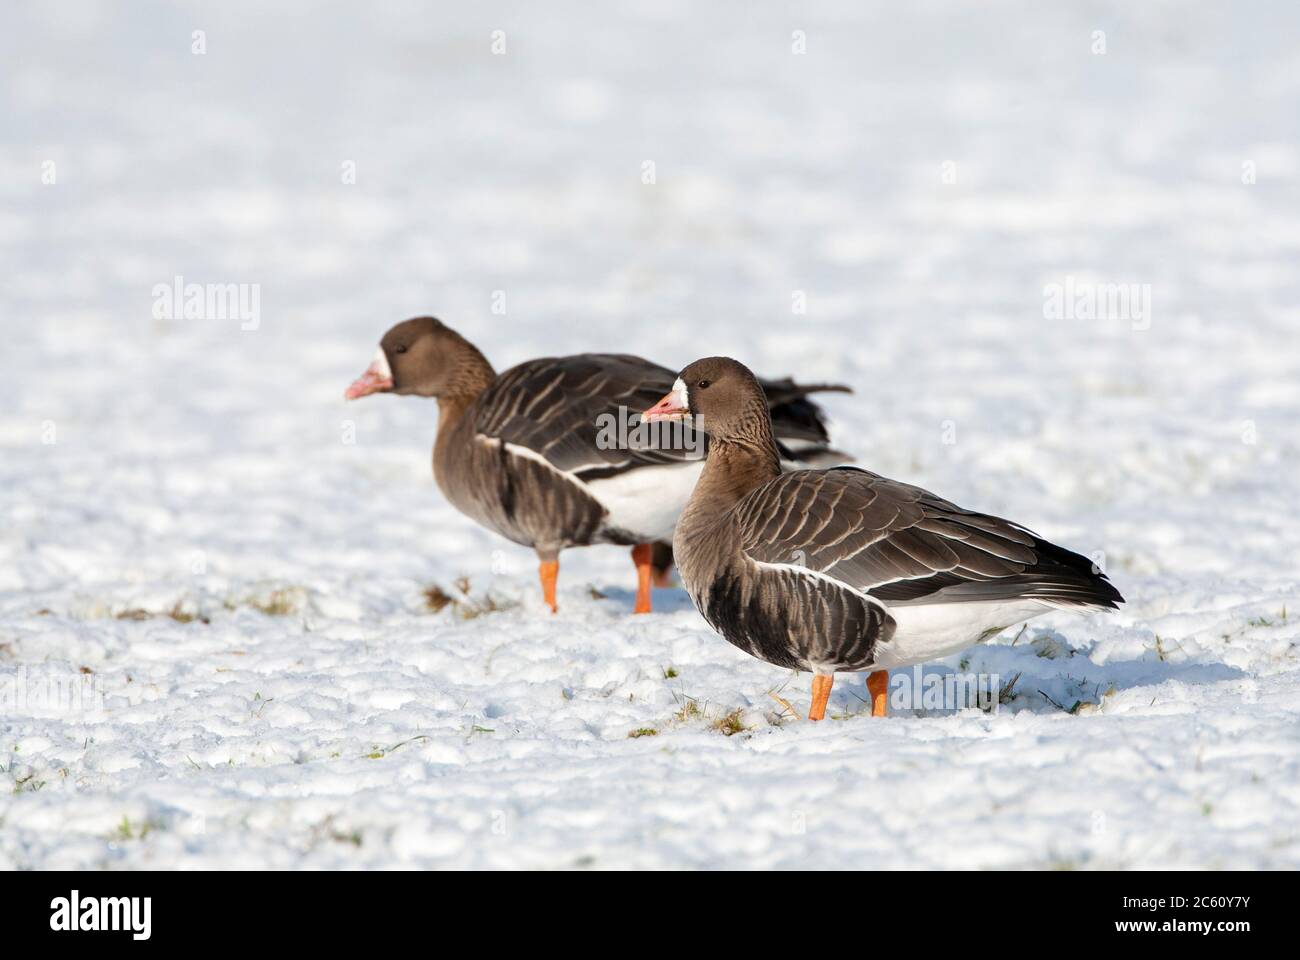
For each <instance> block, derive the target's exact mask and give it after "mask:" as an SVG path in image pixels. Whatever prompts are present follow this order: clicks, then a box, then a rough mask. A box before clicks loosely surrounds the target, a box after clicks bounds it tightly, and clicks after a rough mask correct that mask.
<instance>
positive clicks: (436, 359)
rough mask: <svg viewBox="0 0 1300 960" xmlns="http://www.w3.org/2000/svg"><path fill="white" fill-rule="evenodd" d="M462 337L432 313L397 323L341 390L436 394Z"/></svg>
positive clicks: (350, 395) (348, 395)
mask: <svg viewBox="0 0 1300 960" xmlns="http://www.w3.org/2000/svg"><path fill="white" fill-rule="evenodd" d="M462 343H464V341H463V340H462V338H461V337H460V336H459V335H457V334H456V333H455V332H454V331H452V330H451V329H449V328H448V327H447V326H445V325H444V324H443V323H442V321H440V320H438V319H436V318H434V317H414V318H412V319H410V320H403V321H402V322H401V323H399V324H397V325H396V326H395V327H393V328H392V329H391V330H389V331H388V332H387V333H386V334H384V336H383V339H382V340H380V341H379V349H378V350H376V351H375V356H374V359H373V360H371V361H370V366H368V367H367V368H366V371H365V373H363V374H361V376H360V377H358V378H357V379H356V380H355V381H353V383H352V385H351V386H350V387H348V388H347V390H346V391H344V393H343V397H344V399H347V400H356V399H357V398H358V397H364V396H368V395H369V394H372V393H396V394H400V395H415V396H420V397H437V396H439V395H440V394H441V393H442V392H443V390H444V389H445V388H446V386H447V384H448V382H449V380H450V378H451V375H452V373H453V371H454V369H455V367H456V364H457V362H458V361H459V359H460V356H459V353H460V350H459V349H458V348H459V347H460V344H462Z"/></svg>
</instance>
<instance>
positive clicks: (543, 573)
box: [537, 560, 560, 613]
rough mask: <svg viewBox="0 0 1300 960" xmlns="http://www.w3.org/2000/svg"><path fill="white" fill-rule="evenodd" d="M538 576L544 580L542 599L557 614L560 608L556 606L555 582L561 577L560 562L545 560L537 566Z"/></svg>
mask: <svg viewBox="0 0 1300 960" xmlns="http://www.w3.org/2000/svg"><path fill="white" fill-rule="evenodd" d="M537 574H538V576H539V577H541V580H542V599H543V600H545V601H546V605H547V606H548V607H550V608H551V613H555V612H556V611H557V610H559V609H560V608H559V607H557V606H556V605H555V580H556V578H557V577H558V576H559V575H560V561H559V560H543V561H542V562H541V563H539V564H538V565H537Z"/></svg>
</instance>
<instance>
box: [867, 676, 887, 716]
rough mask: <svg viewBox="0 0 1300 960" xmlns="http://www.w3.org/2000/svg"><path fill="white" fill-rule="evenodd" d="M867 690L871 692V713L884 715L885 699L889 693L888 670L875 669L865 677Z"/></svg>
mask: <svg viewBox="0 0 1300 960" xmlns="http://www.w3.org/2000/svg"><path fill="white" fill-rule="evenodd" d="M867 692H868V693H869V694H871V715H872V716H873V717H883V716H885V713H886V710H885V706H886V701H887V700H888V699H889V698H888V696H887V695H888V693H889V671H888V670H876V671H875V672H873V673H872V674H870V675H869V676H868V677H867Z"/></svg>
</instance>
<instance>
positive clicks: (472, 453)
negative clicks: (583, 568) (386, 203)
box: [344, 317, 848, 613]
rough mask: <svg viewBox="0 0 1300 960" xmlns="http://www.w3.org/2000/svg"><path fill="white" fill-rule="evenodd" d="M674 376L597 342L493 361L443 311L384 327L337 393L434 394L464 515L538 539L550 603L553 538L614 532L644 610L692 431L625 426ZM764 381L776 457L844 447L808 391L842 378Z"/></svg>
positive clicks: (693, 450) (697, 456)
mask: <svg viewBox="0 0 1300 960" xmlns="http://www.w3.org/2000/svg"><path fill="white" fill-rule="evenodd" d="M673 376H674V374H673V372H672V371H671V370H669V369H668V368H667V367H661V366H659V365H658V364H655V363H651V362H650V361H648V360H643V359H641V358H640V357H634V356H629V355H625V354H602V353H582V354H576V355H574V356H567V357H545V358H541V359H537V360H530V361H527V362H525V363H521V364H519V365H518V366H515V367H512V368H510V369H509V370H506V371H504V372H503V373H500V374H498V373H497V372H496V371H495V370H493V368H492V365H491V364H490V363H489V362H488V360H487V358H486V357H484V355H483V354H482V352H481V351H480V350H479V349H478V348H477V347H475V346H474V345H473V344H472V343H470V342H469V341H468V340H466V339H465V338H464V337H463V336H461V335H460V334H459V333H457V332H456V331H454V330H452V329H451V328H450V327H448V326H447V325H446V324H444V323H442V322H441V321H440V320H438V319H437V318H435V317H414V318H412V319H410V320H405V321H403V322H402V323H399V324H397V325H396V326H394V327H393V328H392V329H390V330H389V331H388V332H387V333H385V334H384V336H383V338H382V339H381V340H380V343H379V348H378V350H377V351H376V353H375V356H374V359H373V360H372V361H371V363H370V365H369V366H368V367H367V368H366V370H365V372H364V373H363V374H362V375H361V376H360V377H359V378H358V379H357V380H356V381H355V382H353V383H352V385H351V386H349V387H348V388H347V390H346V391H345V392H344V397H345V399H348V400H355V399H357V398H359V397H365V396H369V395H370V394H374V393H392V394H399V395H415V396H421V397H434V398H436V399H437V401H438V426H437V439H436V441H435V443H434V448H433V475H434V479H435V481H436V482H437V485H438V488H439V489H440V490H441V491H442V493H443V495H444V496H445V497H446V498H447V500H449V501H450V502H451V504H452V505H453V506H454V507H456V508H457V509H458V510H459V511H460V512H461V513H463V514H465V515H466V516H467V517H469V518H470V519H472V520H474V521H476V522H478V523H479V524H481V525H482V526H485V527H487V528H488V529H489V530H492V531H494V532H496V533H498V534H500V535H501V536H503V537H505V538H506V539H508V540H511V541H513V542H515V543H518V544H521V545H523V546H528V547H532V548H533V549H534V550H535V551H536V553H537V558H538V576H539V579H540V580H541V585H542V598H543V600H544V602H545V603H546V605H547V606H548V607H549V608H550V609H551V612H553V613H554V612H556V611H557V610H558V605H557V603H556V599H555V592H556V583H557V579H558V576H559V554H560V551H561V550H563V549H565V548H567V547H576V546H586V545H589V544H597V543H612V544H622V545H624V546H631V547H632V560H633V563H634V564H635V565H636V569H637V598H636V606H635V610H636V612H637V613H649V612H650V610H651V599H650V595H651V591H650V586H651V583H652V581H653V582H656V583H658V584H659V585H661V586H662V585H664V579H665V576H666V573H667V568H668V566H669V564H670V563H671V548H670V547H669V544H668V541H669V540H670V538H671V537H672V531H673V527H674V525H675V524H676V522H677V515H678V514H679V513H680V512H681V509H682V507H683V506H684V505H685V503H686V499H687V497H689V496H690V492H691V490H692V488H693V487H694V485H695V478H696V477H697V476H698V475H699V473H700V471H701V469H702V468H703V459H702V453H703V448H704V440H705V438H704V437H703V435H698V434H695V433H694V432H693V431H690V430H682V431H679V432H678V434H676V435H675V436H668V437H665V438H662V442H657V443H656V442H655V441H656V439H657V438H655V437H653V436H651V437H643V436H638V435H637V434H636V430H635V428H636V426H637V424H636V422H635V421H636V412H637V411H639V410H641V409H642V408H643V407H645V406H646V405H647V404H649V403H651V402H652V401H653V400H654V399H655V398H656V397H658V396H659V395H660V394H662V393H663V392H664V391H665V390H667V389H668V388H669V387H670V386H671V385H672V382H673ZM763 388H765V389H766V390H767V391H768V400H767V401H766V402H769V403H770V404H771V407H772V410H771V416H772V420H773V422H774V424H775V429H776V435H777V436H779V437H780V438H781V441H782V444H783V447H784V449H785V452H786V456H787V457H789V458H790V459H791V460H793V458H794V457H795V456H799V457H801V458H803V461H804V462H824V461H832V460H834V461H842V460H845V459H848V458H847V457H845V456H844V455H843V454H840V453H838V452H837V451H834V450H832V449H831V448H830V447H829V446H828V445H827V444H828V439H829V438H828V436H827V433H826V425H825V422H824V419H823V416H822V412H821V409H820V408H819V407H818V406H817V405H816V404H815V403H814V402H813V401H811V400H809V399H808V395H809V394H811V393H817V392H820V391H826V390H838V391H847V390H848V388H847V387H845V386H842V385H838V384H816V385H813V386H802V385H800V384H797V383H795V382H794V381H793V380H791V379H784V380H771V381H764V382H763ZM763 388H761V389H763ZM629 421H631V422H629Z"/></svg>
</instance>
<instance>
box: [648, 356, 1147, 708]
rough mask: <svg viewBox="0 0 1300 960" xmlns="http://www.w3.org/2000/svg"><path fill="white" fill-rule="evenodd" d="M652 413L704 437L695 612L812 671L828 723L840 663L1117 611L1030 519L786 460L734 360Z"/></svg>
mask: <svg viewBox="0 0 1300 960" xmlns="http://www.w3.org/2000/svg"><path fill="white" fill-rule="evenodd" d="M643 417H644V419H645V420H646V421H649V422H654V421H665V420H682V419H686V418H690V419H691V420H692V422H693V423H694V424H695V426H696V427H697V428H699V429H702V430H703V431H704V432H705V433H707V434H708V437H709V445H708V454H707V459H706V461H705V466H704V470H703V472H702V473H701V474H700V478H699V480H698V481H697V482H696V485H695V490H694V491H693V492H692V494H691V497H690V499H689V500H688V501H687V504H686V507H685V509H684V510H683V511H682V514H681V517H680V519H679V520H678V522H677V528H676V532H675V533H674V535H673V556H674V559H675V561H676V563H677V569H678V572H679V575H680V577H681V581H682V584H683V586H685V588H686V591H687V592H688V593H689V594H690V597H691V600H692V602H693V603H694V604H695V607H696V609H697V610H698V611H699V612H700V614H701V615H702V616H703V617H704V619H705V620H706V621H707V622H708V623H709V625H710V626H711V627H712V628H713V629H714V630H716V631H717V632H718V633H720V634H722V636H723V637H724V638H725V639H727V640H728V641H729V642H730V643H732V644H733V645H735V646H737V647H739V648H740V649H741V650H744V651H745V652H746V653H748V654H750V655H752V656H755V657H758V658H759V659H761V660H766V661H767V662H768V663H772V664H775V665H777V666H781V667H789V668H794V669H797V670H806V671H809V672H811V673H812V675H813V680H812V705H811V707H810V708H809V711H808V719H810V720H821V719H822V718H823V716H824V715H825V711H826V702H827V700H828V699H829V697H830V693H831V686H832V684H833V683H834V681H835V674H836V673H837V672H843V671H854V672H857V671H863V672H865V671H870V673H869V676H868V678H867V689H868V692H869V694H870V701H871V714H872V716H884V715H885V714H886V692H887V690H888V686H889V671H890V670H891V669H897V668H901V667H907V666H912V665H914V664H918V663H924V662H925V661H927V660H935V659H938V658H940V657H945V656H949V655H950V654H953V653H957V652H958V651H961V650H964V649H966V648H967V647H970V646H972V645H974V644H976V643H980V642H983V641H985V640H988V639H990V638H991V637H994V636H996V635H997V634H999V633H1001V632H1002V631H1003V630H1005V629H1006V628H1007V627H1010V626H1012V625H1014V624H1017V623H1020V622H1022V621H1024V620H1028V619H1029V618H1031V617H1035V616H1038V615H1039V614H1042V613H1046V612H1048V611H1049V610H1053V609H1057V608H1065V609H1069V610H1076V611H1084V610H1090V609H1112V610H1113V609H1118V606H1117V605H1118V604H1119V603H1122V602H1123V597H1121V596H1120V594H1119V591H1118V590H1116V589H1115V587H1114V586H1112V585H1111V583H1110V581H1109V580H1107V578H1106V576H1105V575H1104V574H1103V573H1101V572H1099V571H1098V569H1097V568H1096V567H1095V566H1094V565H1093V564H1092V562H1091V561H1089V560H1088V559H1087V558H1085V557H1081V556H1079V555H1078V554H1076V553H1072V552H1070V551H1069V550H1066V549H1064V548H1062V547H1058V546H1056V545H1055V544H1053V543H1049V542H1048V541H1046V540H1044V539H1043V538H1042V537H1040V536H1038V535H1037V534H1035V533H1034V532H1032V531H1031V530H1029V529H1027V528H1026V527H1023V526H1021V525H1020V524H1018V523H1012V522H1011V521H1009V520H1003V519H1001V518H999V517H993V516H989V515H987V514H983V513H977V512H975V511H973V510H966V509H964V508H962V507H959V506H957V505H956V504H953V503H950V502H948V501H947V500H944V499H943V498H941V497H938V496H936V495H935V494H933V493H930V492H929V491H928V490H923V489H921V488H920V487H914V486H911V485H910V484H906V483H900V482H898V481H897V480H890V479H888V478H886V477H882V476H880V475H879V474H876V473H872V472H870V471H868V470H863V469H861V468H858V467H853V466H835V467H829V468H824V469H808V470H795V471H790V472H783V471H782V469H781V467H780V463H779V460H778V457H777V447H776V443H775V440H774V437H773V433H772V423H771V418H770V417H769V415H768V412H767V407H766V404H765V403H764V402H763V390H762V387H761V386H760V385H759V383H758V381H757V380H756V379H755V377H754V375H753V374H752V373H751V372H750V371H749V369H748V368H747V367H745V366H744V365H743V364H741V363H739V362H738V361H736V360H733V359H731V358H729V357H708V358H705V359H702V360H697V361H695V362H694V363H692V364H690V365H689V366H687V367H686V368H685V369H684V370H682V371H681V373H680V374H679V375H678V378H677V380H676V381H675V382H674V384H673V388H672V390H671V391H669V392H668V393H667V394H666V395H665V396H664V397H663V399H661V400H660V401H659V402H658V403H657V404H655V405H654V406H653V407H651V408H650V409H648V410H646V411H645V413H644V414H643Z"/></svg>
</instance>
